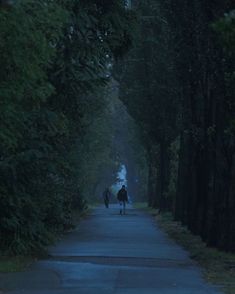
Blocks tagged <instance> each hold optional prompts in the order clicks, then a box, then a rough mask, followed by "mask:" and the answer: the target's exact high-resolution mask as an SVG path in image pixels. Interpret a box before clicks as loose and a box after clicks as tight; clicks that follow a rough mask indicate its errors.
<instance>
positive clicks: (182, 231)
mask: <svg viewBox="0 0 235 294" xmlns="http://www.w3.org/2000/svg"><path fill="white" fill-rule="evenodd" d="M135 208H138V209H142V210H144V211H146V212H148V213H150V214H152V215H153V216H155V217H156V219H157V222H158V224H159V226H160V228H162V229H163V231H165V232H166V233H167V234H168V235H169V237H170V238H171V239H173V240H175V241H176V242H177V243H178V244H179V245H181V246H182V247H184V248H185V249H186V250H187V251H188V252H189V253H190V257H191V258H192V259H194V260H195V261H197V262H198V263H199V264H200V265H201V266H202V267H203V269H204V276H205V278H206V280H207V281H209V282H210V283H213V284H215V285H219V286H222V288H223V290H224V293H226V294H235V254H232V253H227V252H222V251H219V250H217V249H215V248H209V247H207V245H206V244H205V243H204V242H203V241H202V240H201V238H200V237H199V236H195V235H193V234H192V233H190V231H189V230H188V229H187V228H186V227H184V226H182V225H181V223H180V222H176V221H174V219H173V216H172V214H171V213H161V214H159V213H158V210H156V209H152V208H148V206H147V204H146V203H137V204H136V205H135Z"/></svg>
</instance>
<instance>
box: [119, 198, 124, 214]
mask: <svg viewBox="0 0 235 294" xmlns="http://www.w3.org/2000/svg"><path fill="white" fill-rule="evenodd" d="M119 204H120V214H122V206H123V202H122V201H120V202H119Z"/></svg>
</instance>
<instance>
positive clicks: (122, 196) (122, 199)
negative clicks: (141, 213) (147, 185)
mask: <svg viewBox="0 0 235 294" xmlns="http://www.w3.org/2000/svg"><path fill="white" fill-rule="evenodd" d="M117 199H118V201H119V203H120V214H125V213H126V202H128V197H127V190H126V187H125V185H123V186H122V188H121V189H120V190H119V191H118V194H117Z"/></svg>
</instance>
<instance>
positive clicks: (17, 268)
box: [0, 256, 35, 273]
mask: <svg viewBox="0 0 235 294" xmlns="http://www.w3.org/2000/svg"><path fill="white" fill-rule="evenodd" d="M34 260H35V259H34V258H33V257H29V256H26V257H25V256H14V257H9V256H0V273H14V272H21V271H23V270H25V269H26V268H27V267H28V266H29V265H30V264H31V263H32V262H33V261H34Z"/></svg>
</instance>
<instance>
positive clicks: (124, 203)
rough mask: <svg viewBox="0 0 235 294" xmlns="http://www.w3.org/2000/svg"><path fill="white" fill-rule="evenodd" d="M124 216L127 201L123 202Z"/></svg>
mask: <svg viewBox="0 0 235 294" xmlns="http://www.w3.org/2000/svg"><path fill="white" fill-rule="evenodd" d="M123 214H126V201H123Z"/></svg>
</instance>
